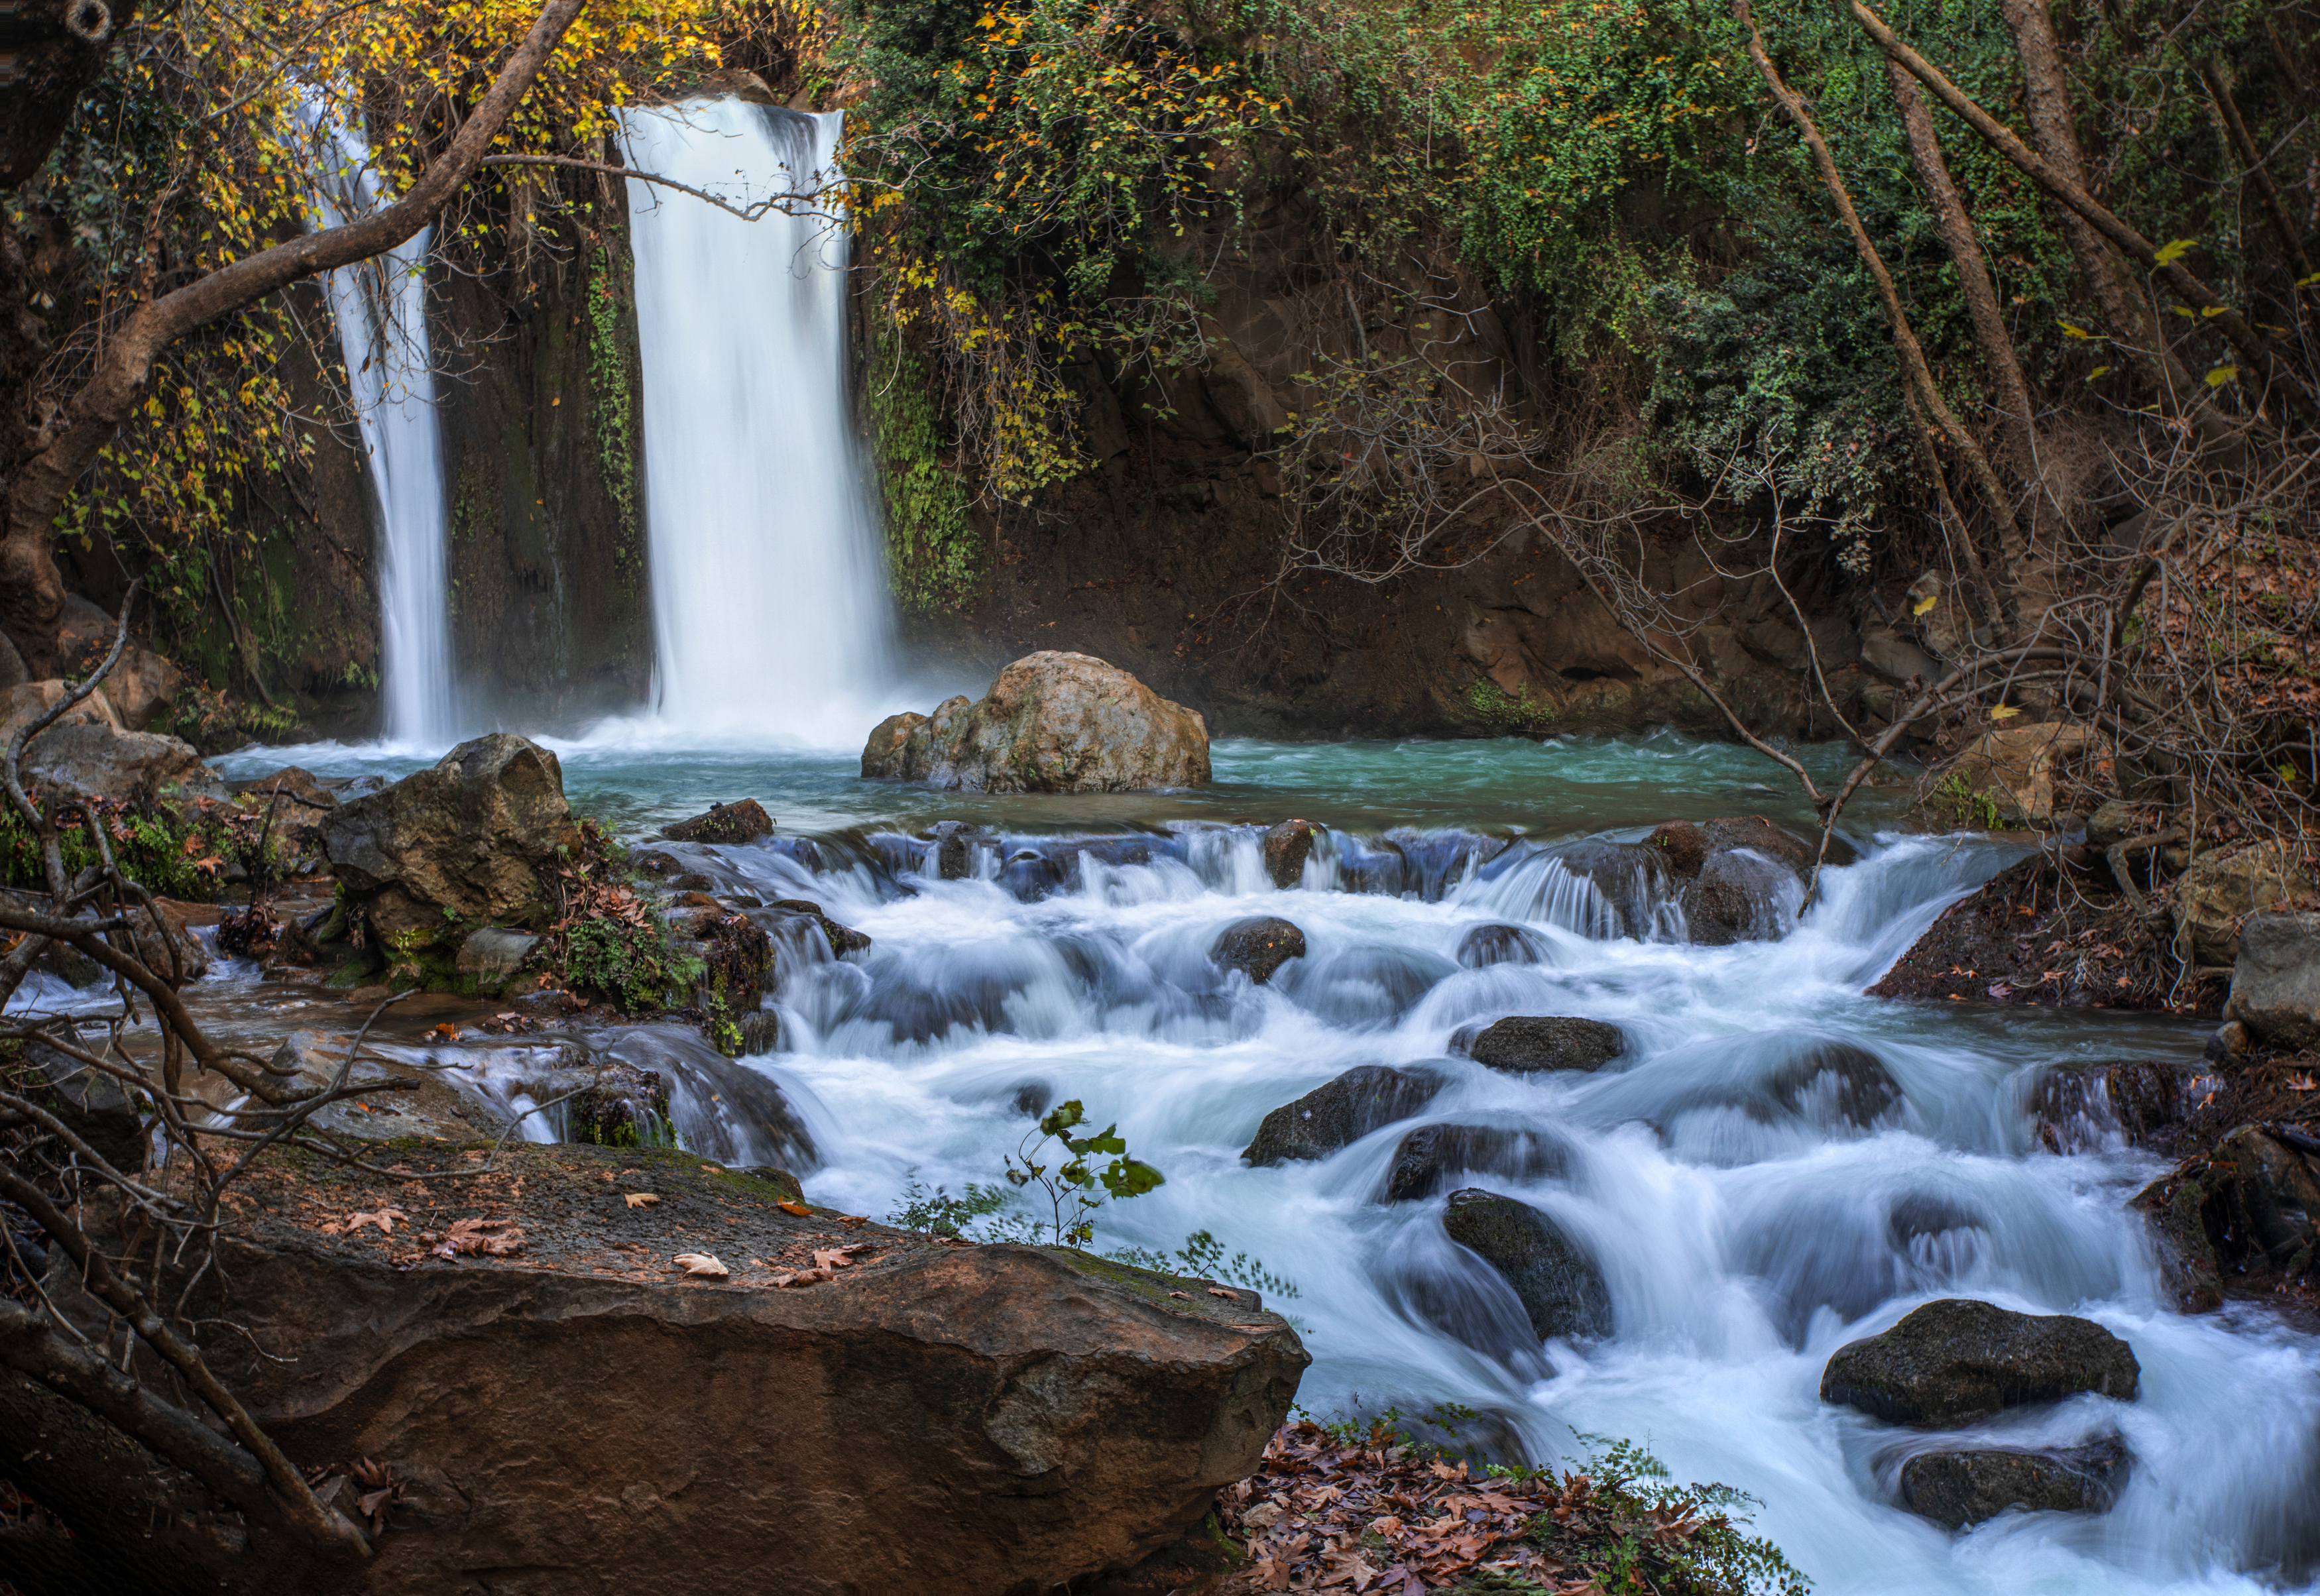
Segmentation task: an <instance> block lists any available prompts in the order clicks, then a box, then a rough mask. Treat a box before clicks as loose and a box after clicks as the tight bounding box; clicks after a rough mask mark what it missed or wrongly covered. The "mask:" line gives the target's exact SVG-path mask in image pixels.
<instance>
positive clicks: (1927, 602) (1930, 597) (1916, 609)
mask: <svg viewBox="0 0 2320 1596" xmlns="http://www.w3.org/2000/svg"><path fill="white" fill-rule="evenodd" d="M1941 602H1942V595H1941V594H1938V593H1929V594H1926V596H1925V597H1923V598H1921V599H1919V600H1918V601H1917V603H1915V604H1913V605H1911V606H1910V608H1909V613H1910V614H1912V615H1922V614H1924V613H1925V612H1926V611H1928V610H1930V609H1932V608H1933V607H1934V606H1935V604H1938V603H1941Z"/></svg>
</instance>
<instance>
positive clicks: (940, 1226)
mask: <svg viewBox="0 0 2320 1596" xmlns="http://www.w3.org/2000/svg"><path fill="white" fill-rule="evenodd" d="M1007 1200H1008V1192H1007V1189H1006V1188H1005V1187H1004V1186H986V1185H980V1184H977V1183H974V1182H973V1181H969V1182H968V1183H967V1184H966V1192H965V1195H964V1196H961V1197H954V1196H952V1195H951V1194H950V1192H949V1190H948V1188H947V1187H943V1186H937V1187H936V1188H935V1189H934V1190H933V1191H931V1192H929V1190H927V1186H926V1183H925V1182H923V1181H921V1180H920V1179H919V1172H918V1171H917V1170H916V1169H913V1170H911V1173H910V1174H909V1175H908V1176H907V1177H905V1178H904V1180H903V1183H902V1201H901V1202H898V1203H896V1204H895V1205H894V1207H893V1210H892V1211H889V1212H888V1214H887V1215H886V1222H887V1223H888V1224H890V1225H893V1226H894V1227H895V1228H896V1229H902V1230H915V1231H917V1232H918V1233H919V1234H920V1235H922V1236H945V1237H949V1238H953V1239H956V1240H968V1241H993V1240H1002V1239H1014V1238H1011V1237H1001V1236H997V1235H993V1234H992V1233H990V1232H991V1227H990V1226H989V1225H984V1227H983V1229H984V1232H985V1233H984V1234H983V1235H981V1236H977V1235H974V1234H973V1232H974V1228H975V1226H976V1225H977V1224H978V1223H979V1222H981V1221H984V1220H991V1219H992V1216H993V1215H995V1214H997V1213H998V1212H999V1211H1001V1209H1003V1208H1005V1207H1006V1206H1007Z"/></svg>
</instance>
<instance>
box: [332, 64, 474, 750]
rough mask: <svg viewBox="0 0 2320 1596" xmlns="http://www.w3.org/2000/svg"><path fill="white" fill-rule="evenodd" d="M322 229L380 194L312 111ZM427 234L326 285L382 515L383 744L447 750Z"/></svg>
mask: <svg viewBox="0 0 2320 1596" xmlns="http://www.w3.org/2000/svg"><path fill="white" fill-rule="evenodd" d="M308 125H309V127H310V128H311V129H312V130H313V134H314V138H315V142H316V146H317V152H318V156H319V159H318V160H317V163H316V164H317V168H318V172H317V179H316V185H315V205H314V209H315V212H316V215H315V221H316V223H317V224H318V225H319V226H322V227H335V226H338V225H339V224H340V223H341V222H346V221H348V220H349V219H351V218H353V217H357V216H360V215H362V214H363V213H366V212H367V211H369V210H370V209H372V207H374V206H375V205H376V204H378V203H379V202H380V200H381V199H382V198H383V197H384V195H383V191H382V189H381V186H380V183H379V177H378V173H377V170H376V168H374V167H373V166H372V165H371V161H370V150H369V149H368V148H367V146H366V145H365V144H364V143H363V141H362V139H361V137H360V136H359V135H358V134H357V133H355V132H354V131H351V130H349V129H348V128H345V127H342V126H340V125H339V124H338V123H337V122H333V121H331V120H330V119H329V117H328V116H327V115H326V114H325V113H323V112H322V109H321V108H320V107H319V106H314V107H313V108H312V110H311V114H310V119H309V122H308ZM433 239H434V229H433V228H432V227H425V228H421V230H420V231H419V232H418V234H417V235H416V236H415V237H413V238H412V239H409V240H405V241H404V242H403V243H402V244H399V245H397V246H396V247H395V248H394V249H390V250H388V251H387V252H386V253H385V254H384V255H380V256H378V257H376V258H374V259H371V260H367V261H364V262H362V263H361V264H359V265H356V266H349V267H341V268H340V269H339V270H337V271H334V272H332V273H331V275H330V277H329V279H328V287H329V293H330V298H331V320H332V321H334V322H337V323H338V330H339V350H340V355H341V356H342V357H343V358H345V360H346V363H347V380H348V382H349V385H351V387H352V389H353V393H354V404H355V414H356V418H357V421H358V424H359V425H360V428H361V431H362V440H363V450H364V455H365V460H366V465H367V475H368V476H369V479H370V485H371V493H372V497H373V500H374V502H375V503H376V505H377V509H378V524H379V532H380V540H379V552H378V586H379V610H380V617H379V620H380V654H381V659H380V671H379V676H380V688H381V692H380V697H381V699H382V701H383V705H384V708H385V721H384V724H383V726H382V735H383V736H384V738H385V740H386V741H387V742H388V743H390V744H399V745H403V746H407V747H412V748H442V747H443V746H444V745H446V744H448V743H449V742H450V741H451V739H453V737H454V736H455V735H456V734H457V726H458V722H457V712H456V709H455V699H454V694H453V687H452V680H451V621H450V603H449V571H448V566H447V559H448V554H447V549H446V543H447V539H448V532H449V497H448V495H447V494H446V492H445V489H444V485H443V450H442V440H441V437H440V431H439V423H438V418H437V416H436V412H435V367H434V361H433V358H432V355H431V353H430V348H429V342H428V334H427V253H428V249H429V248H430V245H431V243H432V241H433Z"/></svg>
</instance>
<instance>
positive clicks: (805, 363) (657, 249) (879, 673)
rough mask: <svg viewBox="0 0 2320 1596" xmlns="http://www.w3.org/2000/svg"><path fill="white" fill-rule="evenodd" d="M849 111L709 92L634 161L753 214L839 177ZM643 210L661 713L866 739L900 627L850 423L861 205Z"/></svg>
mask: <svg viewBox="0 0 2320 1596" xmlns="http://www.w3.org/2000/svg"><path fill="white" fill-rule="evenodd" d="M839 122H840V118H839V116H838V114H837V113H830V114H828V115H822V116H804V115H800V114H798V113H793V112H788V111H779V110H774V109H771V108H769V107H765V106H758V105H750V104H742V103H740V102H738V101H732V100H720V101H713V102H698V101H696V102H693V103H691V104H685V105H684V106H681V107H678V108H676V109H675V110H670V111H657V112H652V113H642V114H637V115H632V116H630V118H629V120H628V122H627V145H628V159H629V162H630V166H631V167H632V168H635V169H637V170H639V171H648V172H652V173H655V174H657V175H659V176H662V177H669V178H672V179H674V180H675V181H677V182H682V183H684V184H688V185H690V186H693V187H694V188H697V189H701V190H703V191H705V192H708V193H711V194H716V195H720V196H722V197H724V198H727V199H728V200H730V202H732V203H733V204H736V205H737V206H740V207H743V208H746V207H748V206H749V205H751V204H757V203H760V202H762V201H765V200H766V199H768V198H770V197H772V196H774V195H779V194H783V193H792V192H793V193H800V194H810V193H811V191H813V190H814V189H816V188H817V187H820V186H825V185H827V184H829V182H830V181H831V180H832V179H833V178H834V177H835V176H836V169H837V168H836V156H837V143H838V128H839ZM629 208H630V218H631V231H632V237H633V239H634V244H635V250H636V284H637V325H638V332H639V341H640V344H641V348H642V352H643V367H644V370H643V384H644V432H645V479H646V480H645V506H646V519H647V521H648V530H649V536H650V540H651V541H650V547H651V550H652V594H653V621H654V635H655V644H656V649H657V662H658V670H659V705H658V708H659V715H660V720H661V722H662V724H663V726H664V727H666V729H667V730H669V731H670V732H672V733H675V734H677V735H679V736H682V737H684V738H685V739H688V740H693V739H699V740H710V741H719V742H731V741H740V742H760V741H768V740H771V741H783V742H806V743H814V744H831V745H835V744H838V743H851V742H856V741H858V740H859V739H860V737H861V735H862V730H863V728H864V727H865V725H867V724H868V721H866V720H865V718H864V716H865V712H868V710H869V709H870V707H871V706H869V705H868V704H867V703H865V702H863V701H862V700H861V699H859V698H858V697H857V696H856V695H857V694H861V693H863V692H864V691H865V689H875V686H876V685H878V684H879V682H880V681H881V679H882V678H883V677H884V676H885V675H886V671H887V662H888V660H889V658H890V657H891V653H892V649H893V641H892V631H893V623H892V619H891V613H890V606H889V603H888V600H887V597H886V592H885V579H884V568H883V563H882V557H881V553H880V549H879V542H878V522H877V517H876V513H875V511H874V510H873V508H872V506H871V503H870V499H869V495H868V485H867V483H866V481H865V476H864V474H863V461H862V454H861V450H860V449H859V448H858V447H857V445H856V439H855V435H854V430H853V427H852V425H851V424H850V422H849V420H848V406H847V385H846V370H847V362H846V270H845V268H846V264H847V239H846V233H845V231H844V229H843V225H842V222H841V217H842V214H843V212H842V205H841V204H840V203H839V202H838V200H837V199H836V198H834V197H831V198H824V199H819V200H815V199H808V200H802V201H798V202H794V203H790V204H783V205H778V206H775V207H773V208H770V209H768V210H766V212H765V213H763V214H761V215H759V216H757V218H756V219H755V220H743V219H742V218H741V217H739V216H737V215H734V214H731V213H728V212H725V211H720V210H719V209H717V208H716V207H715V206H713V205H711V204H706V203H704V202H702V200H699V199H696V198H693V197H692V196H690V195H684V194H680V193H677V192H675V191H674V190H671V189H668V188H666V187H661V186H655V185H650V184H647V183H642V182H638V181H635V180H631V181H630V184H629Z"/></svg>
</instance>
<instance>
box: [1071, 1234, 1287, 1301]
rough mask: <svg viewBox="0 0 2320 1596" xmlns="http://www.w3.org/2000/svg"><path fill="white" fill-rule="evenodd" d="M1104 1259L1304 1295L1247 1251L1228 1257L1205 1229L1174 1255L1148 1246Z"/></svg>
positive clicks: (1115, 1250)
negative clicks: (1115, 1259)
mask: <svg viewBox="0 0 2320 1596" xmlns="http://www.w3.org/2000/svg"><path fill="white" fill-rule="evenodd" d="M1103 1256H1105V1257H1107V1258H1117V1259H1119V1261H1120V1262H1121V1263H1123V1264H1133V1265H1136V1266H1137V1268H1139V1269H1149V1270H1152V1271H1153V1272H1154V1273H1155V1274H1184V1275H1190V1276H1192V1278H1193V1279H1195V1280H1221V1281H1225V1282H1227V1283H1230V1284H1233V1285H1245V1286H1246V1287H1248V1289H1249V1290H1251V1291H1253V1292H1264V1294H1265V1295H1266V1296H1269V1297H1288V1298H1291V1299H1294V1298H1297V1297H1301V1296H1303V1295H1304V1292H1300V1291H1299V1290H1298V1289H1297V1286H1296V1283H1294V1282H1292V1281H1289V1280H1284V1279H1282V1277H1281V1276H1280V1275H1278V1274H1273V1272H1272V1271H1271V1270H1269V1269H1267V1268H1266V1267H1265V1266H1264V1260H1263V1259H1262V1258H1253V1257H1251V1256H1248V1254H1246V1253H1245V1252H1242V1253H1235V1254H1233V1256H1231V1257H1229V1258H1228V1257H1226V1256H1225V1247H1224V1243H1222V1242H1221V1241H1219V1240H1218V1239H1217V1238H1215V1237H1214V1236H1212V1235H1210V1233H1209V1232H1208V1231H1206V1230H1195V1231H1193V1232H1192V1234H1191V1235H1190V1236H1187V1237H1185V1238H1184V1245H1183V1247H1179V1248H1178V1249H1177V1250H1176V1251H1174V1252H1173V1253H1163V1252H1155V1251H1153V1250H1152V1249H1151V1248H1149V1247H1115V1248H1113V1249H1112V1250H1111V1251H1110V1252H1107V1253H1105V1254H1104V1255H1103Z"/></svg>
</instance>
